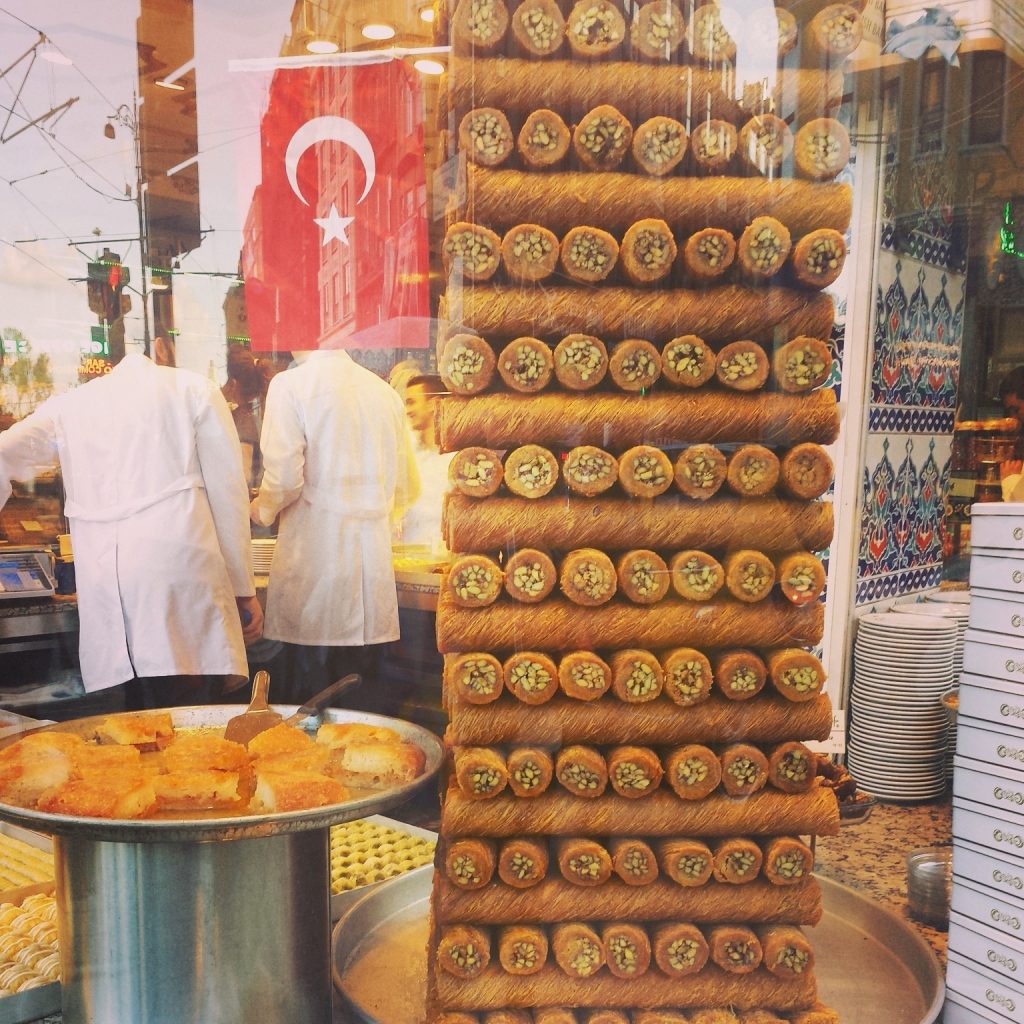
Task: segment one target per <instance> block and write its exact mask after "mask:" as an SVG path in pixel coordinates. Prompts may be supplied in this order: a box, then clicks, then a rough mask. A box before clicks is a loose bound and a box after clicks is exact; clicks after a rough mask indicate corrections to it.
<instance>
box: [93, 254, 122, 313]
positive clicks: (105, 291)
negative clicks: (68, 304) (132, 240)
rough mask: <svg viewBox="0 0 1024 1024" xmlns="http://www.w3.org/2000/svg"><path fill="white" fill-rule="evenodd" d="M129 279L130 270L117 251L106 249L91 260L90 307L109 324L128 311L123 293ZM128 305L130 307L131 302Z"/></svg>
mask: <svg viewBox="0 0 1024 1024" xmlns="http://www.w3.org/2000/svg"><path fill="white" fill-rule="evenodd" d="M128 281H129V271H128V268H127V267H126V266H124V265H123V264H122V263H121V257H120V256H119V255H118V254H117V253H116V252H111V251H110V250H109V249H104V250H103V255H102V256H101V257H100V258H99V259H98V260H90V261H89V272H88V278H87V284H86V287H87V289H88V294H89V309H90V310H92V312H93V313H95V314H96V315H97V316H99V317H102V318H103V319H104V320H106V322H107V323H108V324H109V323H113V321H115V320H118V319H120V318H121V317H122V316H123V315H124V313H125V312H127V310H126V309H125V305H126V303H125V302H124V301H123V298H124V297H123V296H122V294H121V293H122V291H123V290H124V288H125V286H126V285H127V284H128ZM127 305H128V308H129V309H130V308H131V304H130V302H129V303H128V304H127Z"/></svg>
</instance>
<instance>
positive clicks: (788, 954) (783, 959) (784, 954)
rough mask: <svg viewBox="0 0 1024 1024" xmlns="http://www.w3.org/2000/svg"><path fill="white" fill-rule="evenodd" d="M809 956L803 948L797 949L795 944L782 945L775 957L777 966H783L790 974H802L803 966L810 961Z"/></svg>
mask: <svg viewBox="0 0 1024 1024" xmlns="http://www.w3.org/2000/svg"><path fill="white" fill-rule="evenodd" d="M810 959H811V958H810V956H809V955H808V953H807V950H805V949H797V948H796V947H795V946H783V948H782V949H780V950H779V952H778V954H777V955H776V957H775V964H776V966H777V967H785V968H786V970H787V971H789V972H790V973H791V974H803V972H804V968H805V967H807V965H808V963H809V962H810Z"/></svg>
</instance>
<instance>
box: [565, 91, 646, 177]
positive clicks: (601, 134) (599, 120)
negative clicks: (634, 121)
mask: <svg viewBox="0 0 1024 1024" xmlns="http://www.w3.org/2000/svg"><path fill="white" fill-rule="evenodd" d="M632 141H633V126H632V125H631V124H630V123H629V121H628V120H627V119H626V118H625V117H624V116H623V115H622V114H621V113H620V112H619V111H618V110H616V109H615V107H612V106H609V105H608V104H607V103H602V104H601V105H600V106H599V107H594V109H593V110H591V111H590V112H589V113H587V114H584V115H583V117H581V118H580V121H579V123H578V124H577V125H576V127H575V128H574V129H573V132H572V148H573V150H575V152H576V156H577V157H578V158H579V161H580V163H581V164H582V165H583V166H584V167H587V168H589V169H590V170H592V171H614V170H615V169H616V168H617V167H618V166H619V164H621V163H622V161H623V160H625V158H626V154H627V153H628V152H629V147H630V144H631V143H632Z"/></svg>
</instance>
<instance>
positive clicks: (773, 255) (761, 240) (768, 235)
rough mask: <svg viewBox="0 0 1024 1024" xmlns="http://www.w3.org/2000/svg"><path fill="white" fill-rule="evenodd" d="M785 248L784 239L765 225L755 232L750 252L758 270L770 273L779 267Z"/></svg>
mask: <svg viewBox="0 0 1024 1024" xmlns="http://www.w3.org/2000/svg"><path fill="white" fill-rule="evenodd" d="M784 249H785V247H784V246H783V244H782V239H781V238H779V236H778V235H777V234H776V233H775V232H774V231H773V230H772V229H771V228H770V227H763V228H761V230H760V231H757V232H755V233H754V237H753V239H752V240H751V243H750V248H749V250H748V252H749V255H750V260H751V262H752V263H753V264H754V266H755V267H756V268H757V269H758V270H760V271H761V272H762V273H770V272H771V271H774V270H777V269H778V267H779V264H780V263H781V262H782V255H783V252H784Z"/></svg>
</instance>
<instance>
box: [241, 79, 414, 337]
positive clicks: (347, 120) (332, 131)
mask: <svg viewBox="0 0 1024 1024" xmlns="http://www.w3.org/2000/svg"><path fill="white" fill-rule="evenodd" d="M423 116H424V111H423V101H422V96H421V92H420V84H419V80H418V78H417V76H416V72H414V71H411V70H410V69H408V68H407V67H406V66H405V64H403V63H402V62H401V61H399V60H387V61H385V62H382V63H373V64H362V65H355V66H335V65H328V66H317V67H301V68H279V69H277V70H276V71H275V72H274V74H273V77H272V79H271V81H270V87H269V94H268V97H267V105H266V111H265V113H264V114H263V117H262V118H261V121H260V170H261V180H260V184H259V185H258V186H257V188H256V190H255V192H254V193H253V197H252V201H251V203H250V205H249V210H248V213H247V215H246V218H245V226H244V230H243V243H242V273H243V276H244V279H245V301H246V312H247V316H248V323H249V337H250V339H251V345H252V348H253V349H254V350H258V351H268V350H277V351H289V352H291V351H302V350H307V349H315V348H391V347H394V348H421V347H422V348H425V347H426V346H427V345H428V344H429V337H428V324H429V316H430V311H429V291H428V282H427V273H428V269H429V268H428V250H427V213H426V206H427V202H426V177H425V167H424V147H423Z"/></svg>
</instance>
